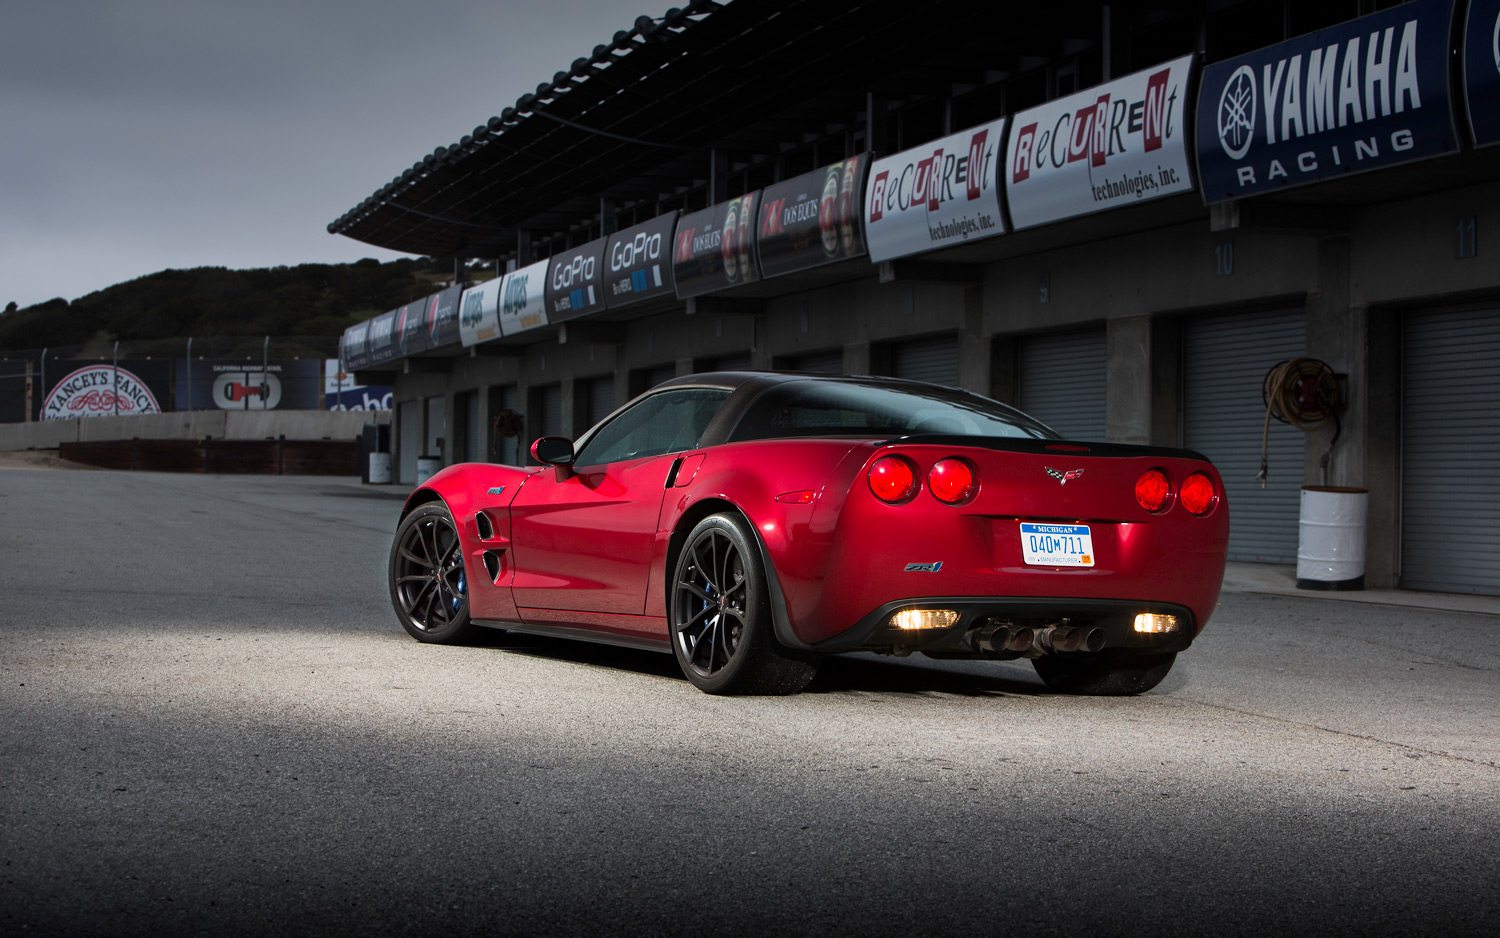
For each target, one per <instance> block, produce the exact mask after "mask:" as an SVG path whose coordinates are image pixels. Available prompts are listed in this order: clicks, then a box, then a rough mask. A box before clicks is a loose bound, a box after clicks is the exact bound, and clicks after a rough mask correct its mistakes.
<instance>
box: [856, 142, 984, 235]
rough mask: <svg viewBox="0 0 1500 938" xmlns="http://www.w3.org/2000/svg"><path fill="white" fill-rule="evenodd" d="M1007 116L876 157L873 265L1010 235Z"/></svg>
mask: <svg viewBox="0 0 1500 938" xmlns="http://www.w3.org/2000/svg"><path fill="white" fill-rule="evenodd" d="M1004 142H1005V119H1004V118H1001V119H1000V120H997V121H991V122H990V123H988V124H982V125H980V126H978V127H971V128H969V129H968V130H965V131H961V132H959V133H956V134H950V135H949V136H946V137H943V138H941V139H938V140H934V141H932V142H931V143H927V144H923V145H922V146H920V147H916V148H915V149H911V150H907V151H905V152H903V153H897V154H896V155H895V156H888V157H885V158H884V159H880V160H876V161H875V162H874V164H873V165H871V166H870V177H869V181H868V182H867V183H865V199H864V204H865V240H866V241H867V242H868V243H869V250H870V260H872V261H875V262H877V263H878V262H880V261H887V260H890V259H891V258H893V257H905V256H906V255H908V254H921V253H924V252H927V251H936V250H939V249H940V248H946V247H953V246H954V245H958V244H963V243H964V242H966V241H977V240H979V239H981V238H990V237H994V236H995V235H1000V234H1005V219H1004V217H1003V216H1002V215H1001V214H1000V178H999V177H1000V147H1001V145H1002V144H1003V143H1004Z"/></svg>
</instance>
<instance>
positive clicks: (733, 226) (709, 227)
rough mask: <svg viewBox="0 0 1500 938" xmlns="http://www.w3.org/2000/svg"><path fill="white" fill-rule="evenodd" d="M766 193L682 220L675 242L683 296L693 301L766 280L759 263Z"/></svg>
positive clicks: (676, 274)
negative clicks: (759, 217) (758, 218)
mask: <svg viewBox="0 0 1500 938" xmlns="http://www.w3.org/2000/svg"><path fill="white" fill-rule="evenodd" d="M759 200H760V192H759V191H755V192H751V193H749V194H748V195H742V196H740V197H739V198H737V199H730V200H729V201H728V202H720V203H719V204H718V205H715V206H713V207H712V208H706V209H704V210H703V211H701V212H693V213H692V214H690V215H684V216H682V219H681V220H680V221H678V222H677V233H676V236H675V237H674V239H673V242H672V243H673V245H674V247H673V250H672V273H673V276H674V277H675V279H676V280H677V296H678V297H679V298H681V299H687V298H688V297H690V296H698V295H699V294H702V293H710V292H712V291H714V290H727V289H729V288H730V287H739V286H744V285H745V284H747V283H754V282H756V281H757V280H759V279H760V270H759V268H758V267H757V265H756V260H755V212H756V206H757V205H758V204H759Z"/></svg>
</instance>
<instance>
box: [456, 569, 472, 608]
mask: <svg viewBox="0 0 1500 938" xmlns="http://www.w3.org/2000/svg"><path fill="white" fill-rule="evenodd" d="M468 588H469V584H468V581H467V580H466V579H465V577H464V571H463V570H459V571H458V582H457V583H455V584H453V611H454V612H455V613H457V612H458V610H459V608H460V607H461V606H463V604H464V593H466V592H467V591H468Z"/></svg>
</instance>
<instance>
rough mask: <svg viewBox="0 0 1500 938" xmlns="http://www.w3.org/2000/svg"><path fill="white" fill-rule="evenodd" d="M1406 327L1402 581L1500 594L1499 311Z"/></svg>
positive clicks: (1421, 320) (1421, 318) (1420, 320)
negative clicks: (1499, 498) (1497, 496)
mask: <svg viewBox="0 0 1500 938" xmlns="http://www.w3.org/2000/svg"><path fill="white" fill-rule="evenodd" d="M1404 331H1405V336H1404V343H1403V349H1404V356H1405V367H1404V375H1405V381H1404V385H1405V386H1404V388H1403V402H1404V403H1403V407H1402V421H1401V436H1402V439H1401V457H1402V459H1401V463H1402V471H1401V480H1402V481H1401V585H1402V586H1404V587H1406V588H1408V589H1423V590H1439V591H1442V592H1450V593H1485V594H1489V595H1494V594H1497V593H1500V502H1496V500H1495V493H1496V492H1497V491H1500V403H1497V402H1500V368H1497V366H1496V364H1495V363H1496V362H1497V361H1500V310H1487V311H1483V312H1478V311H1469V312H1443V313H1421V314H1417V315H1413V316H1411V317H1409V318H1408V319H1407V320H1406V322H1405V327H1404Z"/></svg>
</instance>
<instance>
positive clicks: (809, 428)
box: [729, 381, 1059, 442]
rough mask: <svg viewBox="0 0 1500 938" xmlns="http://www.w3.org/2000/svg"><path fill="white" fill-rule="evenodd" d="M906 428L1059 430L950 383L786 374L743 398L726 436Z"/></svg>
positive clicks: (915, 431) (928, 431)
mask: <svg viewBox="0 0 1500 938" xmlns="http://www.w3.org/2000/svg"><path fill="white" fill-rule="evenodd" d="M914 435H943V436H988V437H1010V438H1016V437H1025V438H1031V439H1043V440H1055V439H1058V438H1059V437H1058V435H1057V433H1055V432H1054V431H1053V430H1052V429H1051V428H1049V427H1048V426H1046V425H1045V424H1043V423H1041V422H1040V421H1038V420H1034V419H1032V418H1031V417H1028V416H1026V415H1025V414H1023V413H1021V412H1020V411H1019V410H1016V409H1015V408H1014V407H1009V406H1007V405H1005V404H1001V403H999V402H998V401H992V400H989V399H988V398H984V397H980V396H979V395H977V394H970V393H969V392H967V391H959V390H956V389H953V388H940V387H935V386H932V385H911V386H910V387H898V386H893V385H869V384H856V383H853V382H845V381H789V382H786V383H785V384H778V385H776V386H774V387H772V388H771V389H769V390H767V391H766V392H765V393H763V394H761V395H760V396H759V397H758V398H757V399H756V400H755V401H754V402H753V403H751V405H750V407H749V409H747V410H746V411H745V415H744V416H743V417H741V418H740V422H739V424H738V425H737V426H736V427H735V428H734V430H733V431H732V432H731V433H730V435H729V442H742V441H745V440H765V439H775V438H779V437H807V436H867V437H880V438H889V437H898V436H914Z"/></svg>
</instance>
